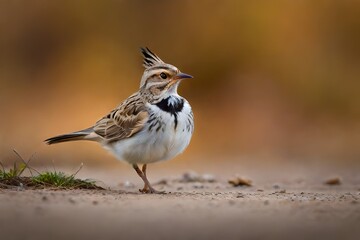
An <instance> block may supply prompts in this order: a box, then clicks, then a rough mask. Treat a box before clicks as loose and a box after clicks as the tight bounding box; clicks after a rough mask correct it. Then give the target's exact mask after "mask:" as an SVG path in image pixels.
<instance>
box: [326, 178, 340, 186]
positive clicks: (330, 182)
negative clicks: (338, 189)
mask: <svg viewBox="0 0 360 240" xmlns="http://www.w3.org/2000/svg"><path fill="white" fill-rule="evenodd" d="M325 184H327V185H340V184H341V179H340V178H339V177H334V178H330V179H328V180H326V181H325Z"/></svg>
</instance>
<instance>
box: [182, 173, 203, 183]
mask: <svg viewBox="0 0 360 240" xmlns="http://www.w3.org/2000/svg"><path fill="white" fill-rule="evenodd" d="M200 180H201V178H200V176H199V174H198V173H197V172H195V171H188V172H185V173H184V174H183V176H182V179H181V182H198V181H200Z"/></svg>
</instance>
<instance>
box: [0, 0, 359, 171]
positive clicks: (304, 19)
mask: <svg viewBox="0 0 360 240" xmlns="http://www.w3.org/2000/svg"><path fill="white" fill-rule="evenodd" d="M359 16H360V2H359V1H311V0H307V1H236V0H234V1H215V0H208V1H190V0H188V1H180V0H178V1H45V0H43V1H40V0H34V1H20V0H18V1H6V0H1V1H0V36H1V37H0V86H1V87H0V112H1V118H0V123H1V124H0V143H1V144H0V161H2V162H11V160H13V159H14V154H13V152H12V149H17V150H18V151H19V152H20V153H21V154H22V155H23V156H24V157H25V158H28V157H29V156H30V155H32V154H33V153H35V152H36V154H37V157H36V158H37V160H36V161H35V162H34V163H35V164H36V163H39V164H50V163H51V161H55V162H56V163H61V164H71V165H74V164H77V163H79V162H84V163H85V164H90V165H92V164H94V165H97V164H104V165H106V164H114V163H116V161H115V160H114V159H115V158H113V157H112V156H111V155H110V154H108V153H106V152H105V151H104V150H103V149H102V148H101V147H100V146H98V145H97V144H95V143H89V142H76V143H75V142H74V143H64V144H60V145H54V146H45V144H44V143H42V141H43V140H44V139H46V138H48V137H52V136H54V135H58V134H62V133H67V132H72V131H76V130H80V129H83V128H87V127H89V126H91V125H92V124H94V123H95V121H97V120H98V119H100V118H101V117H102V116H103V115H105V114H106V113H107V112H108V111H110V110H111V109H112V108H114V107H116V106H117V105H118V104H119V103H120V102H121V101H122V100H124V99H125V98H127V97H128V96H129V95H130V94H132V93H133V92H135V91H137V89H138V86H139V83H140V78H141V75H142V73H143V67H142V59H141V55H140V51H139V48H140V47H145V46H146V47H149V48H150V49H151V50H152V51H154V52H155V53H157V54H158V55H159V56H160V57H161V58H162V59H163V60H165V61H166V62H169V63H171V64H174V65H175V66H177V67H179V68H180V69H181V70H182V71H183V72H185V73H188V74H191V75H193V76H194V77H195V78H194V79H191V80H187V81H184V82H183V83H182V85H181V86H180V89H179V93H180V94H181V95H182V96H184V97H185V98H187V99H188V101H189V102H190V103H191V105H192V107H193V111H194V114H195V133H194V136H193V140H192V142H191V144H190V146H189V148H188V149H187V151H186V152H185V153H184V154H183V155H182V156H180V157H178V160H176V161H182V160H186V159H192V160H193V161H198V162H201V161H203V162H205V161H212V162H215V163H216V162H224V161H227V160H228V161H234V160H235V161H239V162H241V161H242V160H243V159H245V158H251V159H252V161H259V162H262V161H270V162H271V161H276V160H281V161H282V160H284V161H295V162H296V161H297V162H299V163H303V162H306V161H319V162H320V163H321V162H324V163H328V162H338V163H344V164H353V163H356V164H357V163H359V158H360V121H359V120H360V96H359V95H360V94H359V90H360V67H359V66H360V17H359ZM116 164H117V163H116ZM184 164H188V165H191V161H184Z"/></svg>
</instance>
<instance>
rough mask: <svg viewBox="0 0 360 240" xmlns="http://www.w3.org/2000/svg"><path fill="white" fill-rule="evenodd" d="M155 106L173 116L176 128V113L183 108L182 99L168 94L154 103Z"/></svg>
mask: <svg viewBox="0 0 360 240" xmlns="http://www.w3.org/2000/svg"><path fill="white" fill-rule="evenodd" d="M156 106H157V107H158V108H160V109H161V110H163V111H164V112H167V113H170V114H171V115H173V116H174V124H175V125H174V128H175V130H176V127H177V124H178V119H177V114H178V112H181V111H182V110H183V108H184V99H182V98H178V97H173V96H170V97H167V98H164V99H163V100H161V101H160V102H158V103H156Z"/></svg>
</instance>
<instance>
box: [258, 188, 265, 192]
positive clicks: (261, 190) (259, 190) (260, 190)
mask: <svg viewBox="0 0 360 240" xmlns="http://www.w3.org/2000/svg"><path fill="white" fill-rule="evenodd" d="M256 191H258V192H263V191H264V189H257V190H256Z"/></svg>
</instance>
